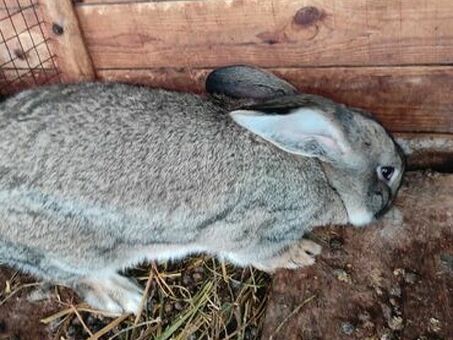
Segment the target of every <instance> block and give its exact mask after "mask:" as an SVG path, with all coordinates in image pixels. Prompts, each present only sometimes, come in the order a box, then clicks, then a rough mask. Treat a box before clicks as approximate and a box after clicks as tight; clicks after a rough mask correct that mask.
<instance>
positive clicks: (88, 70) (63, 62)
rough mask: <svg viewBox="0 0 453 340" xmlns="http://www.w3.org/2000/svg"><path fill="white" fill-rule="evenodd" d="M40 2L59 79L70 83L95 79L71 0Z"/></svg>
mask: <svg viewBox="0 0 453 340" xmlns="http://www.w3.org/2000/svg"><path fill="white" fill-rule="evenodd" d="M41 5H42V6H41V10H42V11H41V13H42V15H43V16H44V17H45V19H46V26H47V30H48V32H49V36H50V37H52V40H51V43H52V46H53V48H52V49H53V51H54V52H55V54H56V56H57V64H58V69H59V70H60V72H61V76H62V80H63V81H64V82H67V83H70V82H77V81H89V80H93V79H95V71H94V68H93V64H92V62H91V58H90V56H89V54H88V51H87V49H86V47H85V43H84V41H83V35H82V32H81V30H80V27H79V23H78V19H77V17H76V14H75V12H74V9H73V5H72V2H71V0H58V1H54V0H41Z"/></svg>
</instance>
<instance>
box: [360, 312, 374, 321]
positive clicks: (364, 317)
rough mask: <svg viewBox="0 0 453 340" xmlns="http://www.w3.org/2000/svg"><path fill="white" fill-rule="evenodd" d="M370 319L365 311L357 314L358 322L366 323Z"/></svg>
mask: <svg viewBox="0 0 453 340" xmlns="http://www.w3.org/2000/svg"><path fill="white" fill-rule="evenodd" d="M370 319H371V315H370V313H368V312H367V311H364V312H361V313H360V314H359V320H360V321H362V322H365V321H368V320H370Z"/></svg>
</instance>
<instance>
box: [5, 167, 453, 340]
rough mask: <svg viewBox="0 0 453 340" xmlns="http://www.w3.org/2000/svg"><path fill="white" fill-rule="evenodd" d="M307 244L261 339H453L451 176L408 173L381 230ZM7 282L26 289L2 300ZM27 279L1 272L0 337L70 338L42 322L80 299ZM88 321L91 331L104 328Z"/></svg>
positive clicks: (348, 230)
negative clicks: (307, 259) (309, 260)
mask: <svg viewBox="0 0 453 340" xmlns="http://www.w3.org/2000/svg"><path fill="white" fill-rule="evenodd" d="M310 237H311V238H312V239H313V240H316V242H318V243H319V244H321V245H322V246H323V253H322V255H321V256H320V258H319V259H318V261H317V263H316V264H315V265H313V266H312V267H309V268H304V269H301V270H297V271H280V272H279V273H277V274H275V275H274V277H273V281H272V285H271V289H270V296H269V302H268V306H267V312H266V316H265V319H264V326H263V329H262V338H263V339H270V338H272V339H329V340H330V339H370V340H371V339H379V340H381V339H382V340H387V339H388V340H390V339H420V340H422V339H423V340H428V339H432V340H434V339H445V340H446V339H453V327H452V326H451V325H452V324H453V294H452V293H453V175H447V174H433V173H421V172H416V173H410V174H408V175H407V176H406V180H405V184H404V185H403V187H402V188H401V191H400V194H399V197H398V199H397V202H396V204H395V208H394V209H393V210H392V211H391V212H389V214H387V215H386V216H385V217H384V219H383V220H382V221H381V222H380V223H378V224H376V225H374V226H370V227H366V228H360V229H358V228H353V227H329V228H320V229H318V230H316V232H314V233H313V235H311V236H310ZM6 282H8V286H11V287H10V288H11V289H10V290H14V289H15V288H17V287H23V289H20V290H19V291H18V292H17V293H15V294H14V295H13V296H11V297H9V299H8V300H7V301H6V302H4V303H1V302H2V300H3V299H4V298H5V296H10V295H8V294H6V293H5V292H7V291H8V289H9V288H8V287H7V283H6ZM27 282H34V281H33V279H31V278H27V277H26V276H20V275H17V274H16V273H15V272H14V271H12V270H10V269H7V268H0V339H15V340H18V339H61V338H64V339H66V338H68V337H67V334H66V335H65V336H64V337H61V334H59V333H58V332H57V331H56V328H55V324H51V325H45V324H43V323H42V322H41V319H42V318H44V317H47V316H49V315H52V314H53V313H55V312H57V311H59V310H62V309H63V307H62V302H60V300H61V301H63V302H65V303H68V302H73V303H74V304H75V303H77V302H78V300H77V298H76V297H75V296H74V295H73V294H72V293H71V292H70V291H68V290H65V289H61V288H58V290H56V288H53V289H54V290H53V291H52V298H46V297H44V299H42V300H41V301H38V302H33V301H32V300H33V296H34V297H35V298H36V295H37V293H36V292H39V290H36V287H27V286H24V283H27ZM181 282H182V283H181V284H184V281H181ZM19 283H20V285H19ZM178 284H179V283H178ZM226 295H228V293H226ZM56 297H58V298H56ZM263 299H264V297H263ZM65 308H66V307H65ZM170 313H171V311H170ZM75 320H77V319H75ZM85 321H86V322H87V323H88V324H89V326H90V328H92V330H93V331H96V330H97V329H98V328H100V327H102V326H103V325H105V324H106V322H107V321H105V320H103V319H102V318H101V319H92V320H91V321H90V319H89V318H86V319H85ZM96 323H98V324H99V325H96ZM259 324H261V323H259ZM74 327H79V328H78V329H82V327H81V326H80V325H78V326H77V325H74ZM74 327H72V328H73V329H74ZM93 327H94V328H93ZM82 331H83V330H82ZM82 331H81V332H82ZM260 333H261V332H260V331H259V330H254V332H253V333H251V335H248V336H247V337H246V338H249V339H254V338H258V337H259V335H258V334H260ZM80 334H83V333H80ZM73 338H83V337H82V336H80V337H79V336H73Z"/></svg>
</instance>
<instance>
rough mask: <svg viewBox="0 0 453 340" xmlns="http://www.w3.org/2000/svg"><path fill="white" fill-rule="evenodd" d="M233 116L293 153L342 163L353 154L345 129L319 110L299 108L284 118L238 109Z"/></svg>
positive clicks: (246, 126)
mask: <svg viewBox="0 0 453 340" xmlns="http://www.w3.org/2000/svg"><path fill="white" fill-rule="evenodd" d="M230 115H231V117H232V118H233V120H234V121H235V122H236V123H237V124H239V125H241V126H242V127H244V128H246V129H248V130H249V131H251V132H253V133H254V134H256V135H258V136H260V137H262V138H263V139H265V140H267V141H269V142H271V143H273V144H275V145H276V146H278V147H279V148H280V149H282V150H285V151H287V152H289V153H293V154H298V155H303V156H307V157H316V158H319V159H321V160H323V161H328V162H338V161H340V160H342V159H344V157H345V156H347V155H348V154H350V151H351V147H350V145H349V142H348V141H347V139H346V138H345V135H344V132H343V131H342V129H341V126H340V125H339V124H338V123H336V122H335V120H334V118H333V117H330V115H328V114H327V113H325V112H322V111H321V110H318V109H314V108H298V109H295V110H292V111H291V112H290V113H288V114H284V115H282V114H268V113H263V112H260V111H252V110H237V111H233V112H231V113H230Z"/></svg>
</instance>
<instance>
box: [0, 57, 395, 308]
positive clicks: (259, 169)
mask: <svg viewBox="0 0 453 340" xmlns="http://www.w3.org/2000/svg"><path fill="white" fill-rule="evenodd" d="M238 84H240V86H239V85H238ZM266 84H268V85H269V86H267V85H266ZM207 87H208V90H210V92H217V93H220V95H224V96H225V95H226V96H228V97H235V96H238V97H241V96H242V97H244V96H245V97H247V93H249V94H250V98H251V99H254V102H255V104H252V105H248V106H247V107H242V108H237V109H235V110H232V111H231V112H228V110H227V109H226V108H225V106H222V105H220V104H219V99H218V98H217V99H209V98H202V97H200V96H197V95H192V94H184V93H177V92H169V91H164V90H158V89H154V90H152V89H146V88H141V87H135V86H128V85H123V84H101V83H86V84H79V85H58V86H51V87H45V88H39V89H34V90H28V91H24V92H22V93H20V94H18V95H16V96H15V97H12V98H10V99H7V100H6V101H4V102H2V103H1V104H0V262H1V263H5V264H7V265H10V266H13V267H16V268H18V269H20V270H23V271H25V272H28V273H31V274H33V275H35V276H37V277H39V278H42V279H44V280H47V281H50V282H54V283H59V284H63V285H66V286H69V287H72V288H73V289H75V290H76V291H77V293H78V294H79V295H80V296H82V297H83V298H84V299H85V301H86V302H88V303H89V304H91V305H92V306H94V307H96V308H99V309H102V310H105V311H108V312H111V313H124V312H126V313H129V312H130V313H134V312H137V310H138V306H139V303H140V299H141V290H140V288H139V287H138V286H136V285H135V284H134V283H133V282H131V281H130V280H129V279H127V278H125V277H123V276H121V275H120V274H118V271H120V270H123V269H125V268H127V267H130V266H133V265H134V264H138V263H140V262H142V261H145V260H168V259H177V258H181V257H183V256H186V255H188V254H192V253H208V254H212V255H215V256H217V257H219V258H222V259H226V260H228V261H231V262H232V263H234V264H236V265H239V266H247V265H252V266H254V267H256V268H259V269H262V270H265V271H269V272H272V271H274V270H276V269H277V268H297V267H300V266H305V265H310V264H312V263H314V261H315V260H314V257H315V256H316V255H317V254H319V253H320V250H321V248H320V246H319V245H317V244H315V243H314V242H312V241H309V240H306V239H304V238H303V236H304V234H305V233H307V232H308V231H310V230H311V229H313V228H314V227H316V226H323V225H327V224H346V223H352V224H353V225H356V226H362V225H365V224H367V223H369V222H371V221H373V220H374V219H375V218H377V217H379V216H380V215H382V214H383V213H384V212H385V211H386V210H387V209H388V207H389V205H390V204H391V202H392V200H393V198H394V197H395V194H396V192H397V190H398V187H399V185H400V182H401V178H402V175H403V172H404V159H403V156H402V153H401V152H400V149H399V147H398V146H397V145H396V144H395V143H394V141H393V140H392V138H391V137H390V136H389V135H388V134H387V133H386V131H385V130H384V128H383V127H382V126H381V125H379V124H378V123H377V122H376V121H374V120H373V119H372V118H371V117H370V116H369V115H368V114H366V113H364V112H361V111H359V110H356V109H351V108H346V107H345V106H343V105H339V104H336V103H334V102H332V101H330V100H328V99H326V98H322V97H318V96H313V95H304V94H297V93H296V91H295V90H294V88H293V87H292V86H291V85H289V84H287V83H285V82H284V81H283V80H281V79H278V78H277V77H275V76H272V75H271V74H269V73H267V72H264V71H260V70H258V69H254V68H249V67H242V66H236V67H227V68H223V69H219V70H217V71H214V73H212V74H211V75H210V76H209V78H208V82H207ZM263 89H264V91H263ZM254 97H256V98H254ZM256 99H260V100H256ZM263 99H264V100H263Z"/></svg>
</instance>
